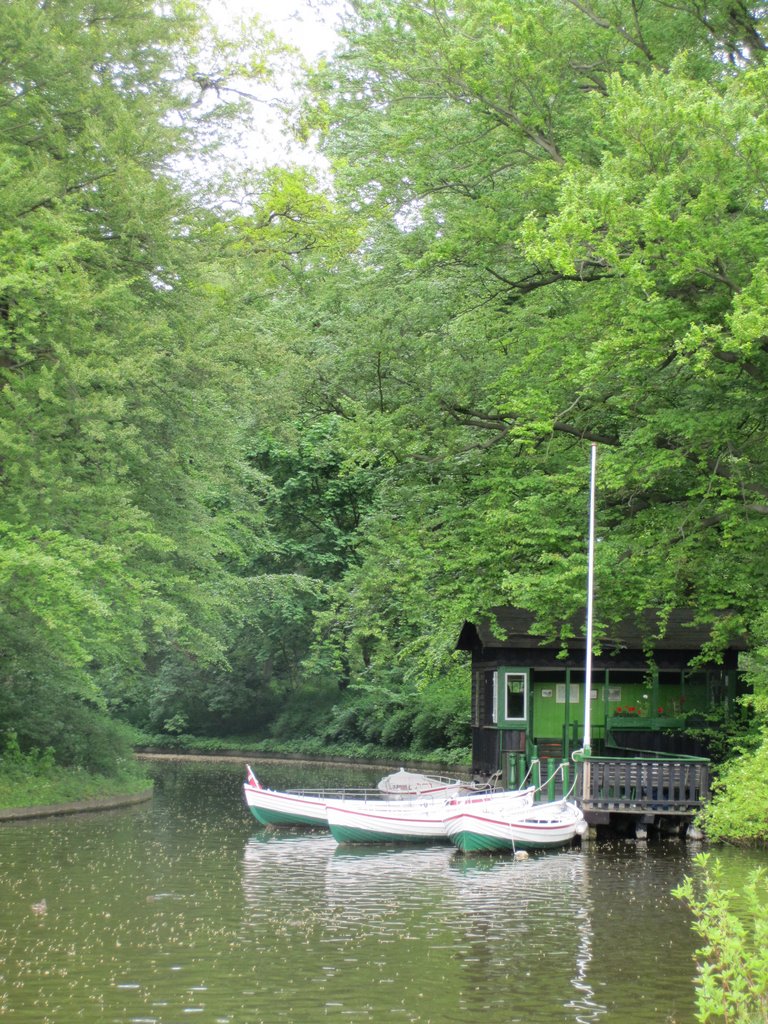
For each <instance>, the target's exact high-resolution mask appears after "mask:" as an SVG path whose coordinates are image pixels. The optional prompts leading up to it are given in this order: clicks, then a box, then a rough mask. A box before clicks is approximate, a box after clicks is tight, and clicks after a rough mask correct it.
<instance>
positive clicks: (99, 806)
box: [0, 787, 154, 822]
mask: <svg viewBox="0 0 768 1024" xmlns="http://www.w3.org/2000/svg"><path fill="white" fill-rule="evenodd" d="M153 792H154V790H153V789H152V787H150V788H149V789H144V790H142V791H141V793H122V794H119V795H116V796H95V797H91V798H90V799H89V800H75V801H73V802H72V803H68V804H40V805H39V806H37V807H0V822H3V821H23V820H24V819H26V818H48V817H53V816H55V815H60V814H82V813H84V812H86V811H111V810H113V809H114V808H117V807H130V806H131V804H140V803H144V802H145V801H147V800H151V799H152V794H153Z"/></svg>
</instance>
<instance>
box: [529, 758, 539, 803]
mask: <svg viewBox="0 0 768 1024" xmlns="http://www.w3.org/2000/svg"><path fill="white" fill-rule="evenodd" d="M531 785H533V786H535V787H536V794H535V799H536V800H541V793H540V792H539V789H540V788H541V761H539V759H538V757H537V758H536V759H535V760H533V761H531Z"/></svg>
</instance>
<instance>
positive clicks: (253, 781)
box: [245, 764, 261, 789]
mask: <svg viewBox="0 0 768 1024" xmlns="http://www.w3.org/2000/svg"><path fill="white" fill-rule="evenodd" d="M245 767H246V768H247V769H248V771H247V773H246V776H245V782H246V785H248V786H253V788H254V789H261V786H260V785H259V780H258V779H257V778H256V776H255V775H254V774H253V771H252V770H251V766H250V765H249V764H247V765H246V766H245Z"/></svg>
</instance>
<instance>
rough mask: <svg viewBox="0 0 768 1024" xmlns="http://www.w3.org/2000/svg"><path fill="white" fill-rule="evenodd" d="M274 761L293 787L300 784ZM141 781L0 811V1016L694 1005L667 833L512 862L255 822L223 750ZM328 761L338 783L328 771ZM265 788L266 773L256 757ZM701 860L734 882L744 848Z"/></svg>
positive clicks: (233, 1015) (279, 1018)
mask: <svg viewBox="0 0 768 1024" xmlns="http://www.w3.org/2000/svg"><path fill="white" fill-rule="evenodd" d="M290 770H291V773H292V775H293V778H294V779H295V780H296V781H295V783H294V784H300V783H301V782H302V781H304V782H305V783H306V782H309V781H312V778H313V775H312V774H305V776H304V778H303V779H302V778H301V777H300V772H301V770H302V769H300V768H299V767H296V766H291V769H290ZM303 771H304V772H305V773H307V772H308V769H307V768H306V766H305V767H304V768H303ZM331 774H332V775H333V778H330V775H331ZM378 774H380V773H378ZM156 775H157V796H156V798H155V800H154V801H153V803H152V804H150V805H147V806H146V807H142V808H132V809H129V810H126V811H120V812H109V813H106V814H101V815H91V816H88V817H82V818H69V819H64V818H62V819H58V820H57V819H50V820H43V821H37V822H25V823H23V824H19V825H12V824H8V825H3V826H0V949H1V950H2V961H0V974H1V975H2V984H0V1016H6V1015H7V1016H8V1018H9V1020H13V1021H15V1022H16V1024H47V1022H49V1021H50V1022H56V1024H71V1022H72V1021H74V1020H77V1021H84V1022H85V1024H103V1022H106V1024H113V1022H115V1024H142V1022H144V1024H149V1022H153V1024H179V1022H180V1021H184V1020H189V1019H194V1020H198V1021H201V1022H205V1024H262V1022H263V1024H279V1022H286V1024H318V1022H319V1021H326V1020H328V1021H331V1022H333V1021H336V1022H339V1024H340V1022H344V1024H347V1022H352V1024H355V1022H363V1021H372V1022H374V1024H384V1022H387V1021H395V1022H399V1021H404V1022H409V1024H452V1022H462V1024H474V1022H479V1021H482V1022H483V1024H511V1022H514V1021H525V1022H526V1024H562V1022H569V1021H570V1022H584V1024H587V1022H589V1024H594V1022H595V1021H598V1020H600V1021H615V1022H617V1024H618V1022H622V1024H623V1022H625V1021H631V1022H632V1024H651V1022H653V1024H657V1022H661V1024H664V1022H668V1024H671V1022H675V1024H691V1022H692V1021H693V1020H694V1006H693V990H692V984H691V978H692V975H693V964H692V961H691V953H692V951H693V949H694V946H695V944H696V942H695V938H694V937H693V935H692V933H691V931H690V928H689V925H688V921H687V918H686V914H685V912H684V911H683V909H682V908H681V906H680V905H679V904H678V903H677V902H676V901H675V900H674V899H673V898H672V897H671V895H670V892H671V889H672V888H673V887H674V886H675V885H677V884H678V883H679V882H680V880H681V878H682V876H683V874H684V873H685V872H686V871H690V867H691V865H690V859H689V856H688V854H687V852H686V848H685V846H684V845H682V844H679V843H669V844H667V843H664V842H649V843H648V845H647V848H646V850H645V851H644V852H642V851H640V850H638V849H637V847H636V846H635V844H632V843H616V844H614V845H610V844H604V845H601V844H594V845H592V846H590V847H589V848H585V850H584V851H583V852H573V853H549V854H541V855H532V856H531V857H530V858H529V859H528V860H527V861H519V862H518V861H515V860H513V859H511V858H510V857H508V856H505V855H491V856H469V857H467V856H461V855H460V854H458V853H456V852H454V850H453V848H452V847H448V846H423V847H413V848H410V847H409V848H400V847H397V846H381V847H360V848H357V847H344V848H342V847H338V846H337V845H336V844H335V842H334V841H333V839H332V838H331V836H330V835H328V834H327V833H324V832H312V831H305V832H302V831H296V832H276V831H269V830H266V829H260V828H259V827H257V826H256V824H255V822H254V820H253V818H252V817H251V816H250V815H249V814H248V812H247V811H246V810H245V809H244V808H243V806H242V803H241V796H240V794H241V781H242V766H241V765H239V764H234V765H214V764H205V763H201V764H197V765H190V764H188V763H171V764H162V765H159V766H158V767H157V768H156ZM260 775H264V776H265V777H266V775H267V773H266V770H261V769H260ZM328 775H329V779H328V784H338V783H339V782H343V777H342V776H341V774H340V771H339V769H334V770H333V772H332V773H331V772H329V773H328ZM269 782H270V784H271V785H277V786H280V785H286V784H287V782H284V781H282V780H281V779H280V778H279V777H278V773H277V769H275V771H274V772H273V773H272V774H271V775H270V777H269ZM366 782H367V780H366V781H365V782H362V783H361V782H360V781H359V775H358V776H356V777H355V781H354V782H353V784H355V785H358V784H366ZM719 856H721V857H722V858H724V859H726V860H727V859H728V858H730V868H729V872H730V874H732V875H734V876H737V875H739V874H740V875H742V876H743V875H744V874H746V871H747V870H748V867H749V866H751V864H752V863H753V862H759V860H760V859H764V855H751V854H747V855H745V854H743V853H737V852H733V851H723V852H721V853H720V854H719ZM43 900H44V901H45V910H44V912H43V911H36V910H35V909H34V908H35V906H36V905H40V904H41V902H42V901H43Z"/></svg>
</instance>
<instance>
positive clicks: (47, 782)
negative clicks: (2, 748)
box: [0, 750, 152, 808]
mask: <svg viewBox="0 0 768 1024" xmlns="http://www.w3.org/2000/svg"><path fill="white" fill-rule="evenodd" d="M151 785H152V780H151V779H150V778H149V776H148V775H147V774H146V771H145V769H144V767H143V766H142V765H141V764H140V763H139V762H137V761H134V760H133V759H131V760H130V761H127V762H126V763H124V764H122V765H119V766H118V769H117V770H116V771H115V773H114V774H111V775H108V776H107V775H97V774H95V773H91V772H86V771H84V770H83V769H82V768H62V767H60V766H59V765H56V764H55V763H54V761H53V757H52V756H51V754H50V753H48V752H45V753H39V752H38V751H33V752H32V753H31V754H21V753H19V752H18V750H17V751H16V752H15V753H13V754H12V755H9V753H8V751H6V753H5V755H4V756H3V757H0V808H9V807H38V806H45V805H48V804H66V803H74V802H76V801H79V800H90V799H93V798H94V797H110V796H128V795H133V794H136V793H141V792H142V791H144V790H146V789H148V788H149V787H150V786H151Z"/></svg>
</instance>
